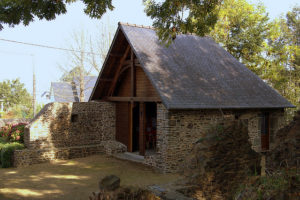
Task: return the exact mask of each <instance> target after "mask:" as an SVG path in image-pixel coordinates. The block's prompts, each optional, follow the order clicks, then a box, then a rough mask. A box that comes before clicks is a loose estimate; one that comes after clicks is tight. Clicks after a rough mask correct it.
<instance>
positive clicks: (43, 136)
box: [24, 102, 115, 149]
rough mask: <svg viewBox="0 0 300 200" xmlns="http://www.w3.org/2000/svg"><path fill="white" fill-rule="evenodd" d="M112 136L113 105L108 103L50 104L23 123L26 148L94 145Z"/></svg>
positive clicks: (113, 131) (113, 123)
mask: <svg viewBox="0 0 300 200" xmlns="http://www.w3.org/2000/svg"><path fill="white" fill-rule="evenodd" d="M113 139H115V105H114V104H113V103H108V102H82V103H50V104H47V105H46V106H45V107H44V108H43V109H42V110H41V112H40V113H39V114H38V115H37V116H36V117H35V119H33V121H32V122H31V123H30V124H29V125H28V126H26V128H25V134H24V142H25V146H26V147H27V148H30V149H32V148H34V149H48V148H63V147H72V146H85V145H96V144H100V142H102V141H106V140H113Z"/></svg>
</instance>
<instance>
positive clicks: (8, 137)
mask: <svg viewBox="0 0 300 200" xmlns="http://www.w3.org/2000/svg"><path fill="white" fill-rule="evenodd" d="M26 125H27V123H18V124H6V125H5V126H3V127H2V128H1V129H0V137H2V138H3V139H4V140H5V141H7V142H20V143H24V129H25V126H26Z"/></svg>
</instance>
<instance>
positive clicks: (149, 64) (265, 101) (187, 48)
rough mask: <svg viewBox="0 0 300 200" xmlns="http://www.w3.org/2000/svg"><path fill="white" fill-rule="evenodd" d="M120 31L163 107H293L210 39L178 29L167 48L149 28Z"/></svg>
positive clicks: (121, 27)
mask: <svg viewBox="0 0 300 200" xmlns="http://www.w3.org/2000/svg"><path fill="white" fill-rule="evenodd" d="M118 31H122V32H123V33H124V35H125V37H126V39H127V41H128V42H129V44H130V45H131V47H132V48H133V50H134V53H135V55H136V56H137V58H138V59H139V61H140V63H141V66H142V68H143V69H144V71H145V73H146V75H147V77H148V78H149V79H150V81H151V83H152V84H153V86H154V87H155V89H156V90H157V92H158V94H159V96H160V97H161V100H162V102H163V104H164V105H165V106H166V108H167V109H217V108H284V107H294V106H293V105H292V104H291V103H290V102H288V101H287V100H286V99H285V98H284V97H282V96H281V95H280V94H279V93H278V92H277V91H275V90H274V89H273V88H271V87H270V86H268V85H267V84H266V83H265V82H264V81H263V80H261V79H260V78H259V77H258V76H256V75H255V74H254V73H252V72H251V71H250V70H249V69H248V68H247V67H245V66H244V65H243V64H241V63H240V62H239V61H238V60H237V59H235V58H234V57H233V56H232V55H231V54H229V53H228V52H227V51H226V50H224V49H223V48H222V47H221V46H220V45H218V44H217V43H215V42H214V41H213V40H212V39H211V38H208V37H198V36H194V35H183V34H182V35H178V36H177V37H176V39H175V40H174V41H173V43H172V44H171V45H170V46H169V47H166V46H164V45H161V44H160V43H159V40H158V37H157V35H156V33H155V30H153V29H151V28H145V27H139V26H132V25H128V24H121V23H120V24H119V28H118ZM118 31H117V33H116V34H118ZM112 45H114V44H112ZM104 67H105V65H104ZM100 76H101V74H100ZM100 76H99V77H100Z"/></svg>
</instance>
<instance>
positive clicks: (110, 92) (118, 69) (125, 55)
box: [108, 45, 130, 96]
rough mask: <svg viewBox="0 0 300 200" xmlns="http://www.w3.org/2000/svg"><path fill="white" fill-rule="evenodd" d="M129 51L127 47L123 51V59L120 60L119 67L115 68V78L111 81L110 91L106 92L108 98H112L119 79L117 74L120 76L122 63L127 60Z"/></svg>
mask: <svg viewBox="0 0 300 200" xmlns="http://www.w3.org/2000/svg"><path fill="white" fill-rule="evenodd" d="M129 50H130V46H129V45H128V46H127V48H126V50H125V53H124V55H123V57H122V58H121V60H120V63H119V66H118V67H117V70H116V75H115V77H114V79H113V81H112V84H111V87H110V89H109V91H108V96H112V94H113V92H114V90H115V87H116V84H117V81H118V77H119V74H120V71H121V68H122V65H123V62H124V61H125V59H126V58H127V56H128V53H129Z"/></svg>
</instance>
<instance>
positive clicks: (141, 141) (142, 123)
mask: <svg viewBox="0 0 300 200" xmlns="http://www.w3.org/2000/svg"><path fill="white" fill-rule="evenodd" d="M139 118H140V120H139V123H140V125H139V150H140V155H142V156H144V155H145V152H146V142H145V140H146V135H145V127H146V109H145V103H144V102H140V113H139Z"/></svg>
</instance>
